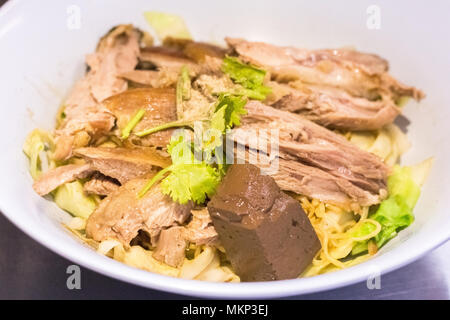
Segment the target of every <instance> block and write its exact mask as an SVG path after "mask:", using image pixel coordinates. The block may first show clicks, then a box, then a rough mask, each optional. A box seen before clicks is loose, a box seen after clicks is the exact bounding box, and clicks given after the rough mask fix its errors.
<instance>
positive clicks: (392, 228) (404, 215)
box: [352, 159, 432, 254]
mask: <svg viewBox="0 0 450 320" xmlns="http://www.w3.org/2000/svg"><path fill="white" fill-rule="evenodd" d="M431 166H432V159H428V160H425V161H424V162H422V163H420V164H418V165H416V166H411V167H406V166H405V167H400V166H398V165H396V166H395V167H394V170H393V173H392V175H390V176H389V178H388V191H389V197H388V198H387V199H386V200H384V201H382V202H381V203H380V205H379V207H378V209H377V210H376V211H375V212H374V213H373V214H371V215H370V219H373V220H376V221H378V222H379V223H380V224H381V231H380V232H379V233H378V234H377V235H376V236H375V238H374V239H375V242H376V244H377V247H378V248H380V247H382V246H383V245H385V244H386V243H387V242H388V241H389V240H391V239H392V238H394V237H395V236H396V235H397V233H398V232H399V231H400V230H402V229H404V228H406V227H408V226H409V225H410V224H411V223H412V222H413V221H414V215H413V209H414V207H415V205H416V203H417V200H418V199H419V196H420V186H421V185H422V184H423V183H424V181H425V179H426V177H427V175H428V172H429V170H430V169H431ZM370 225H372V224H370V223H364V224H363V225H362V226H361V227H360V229H359V230H358V231H357V232H355V233H354V234H352V236H354V237H360V236H363V235H367V234H370V232H372V231H373V230H374V229H373V228H374V226H373V225H372V227H370ZM367 242H368V241H359V242H355V244H354V247H353V250H352V254H358V253H361V252H364V251H366V250H367Z"/></svg>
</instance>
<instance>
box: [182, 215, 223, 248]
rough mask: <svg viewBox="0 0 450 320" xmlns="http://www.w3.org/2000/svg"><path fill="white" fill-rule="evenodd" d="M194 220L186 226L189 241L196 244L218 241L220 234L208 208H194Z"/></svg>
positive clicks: (209, 243) (208, 243)
mask: <svg viewBox="0 0 450 320" xmlns="http://www.w3.org/2000/svg"><path fill="white" fill-rule="evenodd" d="M191 212H192V220H191V221H190V222H189V224H188V225H187V226H186V229H185V236H186V239H187V240H188V241H189V242H192V243H195V244H196V245H202V244H207V245H211V244H214V243H216V241H217V239H218V237H219V235H218V234H217V232H216V229H214V226H213V224H212V220H211V217H210V215H209V213H208V210H207V209H206V208H203V209H200V210H192V211H191Z"/></svg>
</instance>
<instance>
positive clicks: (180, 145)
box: [138, 134, 221, 204]
mask: <svg viewBox="0 0 450 320" xmlns="http://www.w3.org/2000/svg"><path fill="white" fill-rule="evenodd" d="M167 150H168V152H169V153H170V156H171V158H172V165H170V166H169V167H167V168H164V169H162V170H161V171H159V172H158V173H157V174H156V175H155V176H154V177H153V178H152V179H151V180H150V181H149V182H148V183H147V184H146V185H145V187H144V188H143V189H142V190H141V191H140V192H139V195H138V196H139V197H140V198H141V197H143V196H144V195H145V194H146V193H147V191H148V190H150V189H151V187H152V186H153V185H154V184H156V183H157V182H159V181H161V180H162V181H161V184H160V185H161V190H162V193H163V194H166V195H169V196H170V197H171V198H172V199H173V200H174V201H176V202H179V203H181V204H185V203H187V202H188V201H191V200H192V201H193V202H195V203H197V204H201V203H204V202H205V200H206V197H207V196H208V197H211V196H212V195H213V194H214V192H215V190H216V187H217V186H218V185H219V183H220V180H221V175H220V173H219V171H218V169H217V168H214V167H213V166H210V165H208V164H207V163H205V162H199V161H196V159H195V156H194V152H193V145H192V143H190V142H189V141H188V140H187V139H186V135H185V134H180V135H178V136H174V137H172V138H171V140H170V144H169V145H168V146H167Z"/></svg>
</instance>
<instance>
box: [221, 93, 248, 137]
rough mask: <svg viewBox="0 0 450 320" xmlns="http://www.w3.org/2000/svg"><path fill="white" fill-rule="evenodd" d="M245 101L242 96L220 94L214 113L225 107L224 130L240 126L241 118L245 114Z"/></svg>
mask: <svg viewBox="0 0 450 320" xmlns="http://www.w3.org/2000/svg"><path fill="white" fill-rule="evenodd" d="M246 104H247V99H246V98H245V97H243V96H239V95H232V94H224V93H223V94H221V95H220V96H219V100H218V103H217V106H216V113H217V112H218V111H219V109H221V108H222V107H224V106H226V109H225V111H224V120H225V126H226V128H232V127H233V126H238V125H240V124H241V116H242V115H245V114H247V110H245V105H246ZM222 131H223V132H225V130H222Z"/></svg>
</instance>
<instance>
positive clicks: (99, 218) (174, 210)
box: [86, 178, 192, 245]
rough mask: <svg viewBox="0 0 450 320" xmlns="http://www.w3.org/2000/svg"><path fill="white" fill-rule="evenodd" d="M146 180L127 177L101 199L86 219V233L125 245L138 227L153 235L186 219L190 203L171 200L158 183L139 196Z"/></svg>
mask: <svg viewBox="0 0 450 320" xmlns="http://www.w3.org/2000/svg"><path fill="white" fill-rule="evenodd" d="M147 182H148V180H147V179H143V178H139V179H133V180H130V181H128V182H127V183H125V184H124V185H122V186H121V187H120V188H118V189H117V190H116V191H115V192H113V193H112V194H110V195H108V196H107V197H106V198H105V199H103V200H102V201H101V202H100V204H99V206H98V208H97V209H96V210H95V211H94V212H93V213H92V214H91V216H90V217H89V219H88V221H87V224H86V234H87V236H88V237H91V238H93V239H94V240H96V241H103V240H107V239H116V240H119V241H121V242H122V243H123V244H125V245H128V244H129V243H130V241H131V240H132V239H133V238H135V237H136V236H137V234H138V232H139V230H142V231H145V232H147V233H148V234H149V235H150V236H151V237H152V238H153V239H154V238H155V237H157V236H158V235H159V233H160V232H161V230H163V229H165V228H168V227H170V226H173V225H177V224H181V223H183V222H184V221H186V219H187V218H188V217H189V215H190V210H191V209H192V205H191V204H186V205H181V204H178V203H175V202H173V201H172V200H171V199H170V197H168V196H166V195H163V194H162V193H161V190H160V188H159V186H154V187H153V188H152V190H151V191H150V192H147V193H146V194H145V196H144V197H142V198H138V193H139V191H141V190H142V188H143V187H144V186H145V184H146V183H147Z"/></svg>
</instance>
